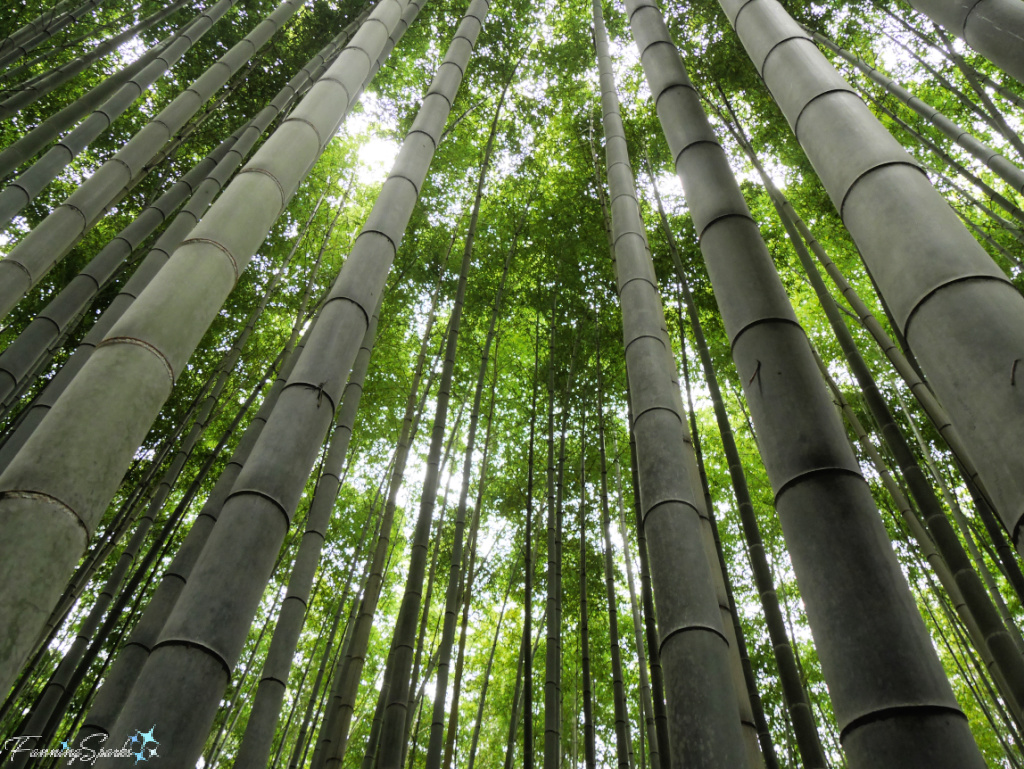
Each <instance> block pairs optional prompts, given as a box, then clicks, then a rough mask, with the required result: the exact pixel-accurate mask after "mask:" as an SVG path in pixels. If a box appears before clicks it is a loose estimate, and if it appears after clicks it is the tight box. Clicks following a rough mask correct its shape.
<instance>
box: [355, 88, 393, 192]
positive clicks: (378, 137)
mask: <svg viewBox="0 0 1024 769" xmlns="http://www.w3.org/2000/svg"><path fill="white" fill-rule="evenodd" d="M360 101H361V103H362V105H363V109H362V111H360V112H356V113H354V114H352V115H350V116H349V117H348V119H347V120H346V121H345V132H346V133H347V134H348V135H349V136H360V135H362V136H364V137H365V139H364V141H363V143H362V146H361V147H360V148H359V153H358V154H359V168H358V169H357V170H356V178H357V180H358V181H359V183H360V184H363V185H369V184H380V183H382V182H383V181H384V179H386V178H387V175H388V172H390V171H391V167H392V166H393V165H394V164H395V158H396V157H398V150H399V149H400V145H399V144H398V142H396V141H394V140H393V139H392V138H390V137H391V136H393V135H394V132H395V130H396V127H397V123H398V121H397V117H396V115H395V112H394V106H393V105H391V104H386V103H385V102H383V101H381V100H380V99H378V98H377V97H376V95H375V94H372V93H369V92H367V93H364V94H363V96H362V99H361V100H360Z"/></svg>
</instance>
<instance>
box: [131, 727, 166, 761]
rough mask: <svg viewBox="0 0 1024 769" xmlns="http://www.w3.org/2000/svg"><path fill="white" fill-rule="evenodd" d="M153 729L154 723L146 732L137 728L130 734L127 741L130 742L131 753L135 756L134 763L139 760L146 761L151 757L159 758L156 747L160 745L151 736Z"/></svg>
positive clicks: (154, 728)
mask: <svg viewBox="0 0 1024 769" xmlns="http://www.w3.org/2000/svg"><path fill="white" fill-rule="evenodd" d="M155 730H156V726H155V725H154V726H151V727H150V728H149V731H148V732H144V731H142V730H141V729H137V730H136V731H135V734H133V735H132V736H131V739H130V740H129V742H131V750H132V755H133V756H135V763H136V764H138V763H139V762H140V761H148V760H149V759H151V758H159V756H158V755H157V752H156V749H157V748H158V747H160V743H159V742H157V740H156V737H154V736H153V732H154V731H155Z"/></svg>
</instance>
